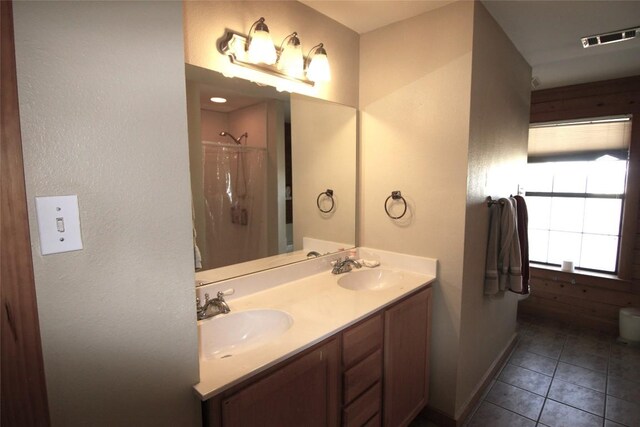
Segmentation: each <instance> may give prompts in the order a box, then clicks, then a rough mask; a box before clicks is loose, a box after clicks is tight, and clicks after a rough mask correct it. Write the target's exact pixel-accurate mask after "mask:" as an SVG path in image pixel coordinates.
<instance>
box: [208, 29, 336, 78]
mask: <svg viewBox="0 0 640 427" xmlns="http://www.w3.org/2000/svg"><path fill="white" fill-rule="evenodd" d="M267 37H268V42H267ZM218 50H219V51H220V53H222V54H224V55H227V56H228V57H229V60H230V61H231V63H233V64H235V65H240V66H242V67H245V68H249V69H252V70H256V71H261V72H263V73H267V74H271V75H273V76H276V77H280V78H284V79H287V80H292V81H294V82H298V83H304V84H306V85H309V86H314V85H315V83H317V82H326V81H329V80H330V79H331V71H330V69H329V61H328V60H327V51H326V50H325V49H324V44H322V43H320V44H318V45H316V46H314V47H313V48H311V50H310V51H309V55H307V58H306V59H305V57H304V55H303V51H302V44H301V43H300V38H299V37H298V33H297V32H294V33H291V34H289V35H288V36H287V37H285V38H284V40H283V41H282V43H281V45H280V47H279V48H277V47H276V46H274V45H273V43H272V42H271V37H270V35H269V29H268V28H267V25H266V24H265V23H264V18H260V19H258V20H257V21H256V22H254V23H253V25H252V26H251V29H250V30H249V36H244V35H242V34H238V33H236V32H233V31H230V30H227V33H226V34H225V36H224V37H223V38H222V39H221V41H220V43H219V44H218ZM267 51H268V53H265V52H267Z"/></svg>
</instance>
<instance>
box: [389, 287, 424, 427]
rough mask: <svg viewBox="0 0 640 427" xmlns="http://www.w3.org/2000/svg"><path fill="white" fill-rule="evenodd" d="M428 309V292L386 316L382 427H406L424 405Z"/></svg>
mask: <svg viewBox="0 0 640 427" xmlns="http://www.w3.org/2000/svg"><path fill="white" fill-rule="evenodd" d="M430 309H431V289H430V288H429V289H425V290H424V291H421V292H419V293H418V294H416V295H414V296H412V297H410V298H408V299H406V300H404V301H402V302H400V303H399V304H396V305H394V306H393V307H391V308H390V309H388V310H387V311H386V312H385V316H384V332H385V335H384V405H383V408H384V409H383V419H384V425H385V426H393V427H397V426H406V425H408V424H409V423H410V422H411V420H412V419H413V418H414V417H415V416H416V415H418V413H419V412H420V411H421V410H422V409H423V408H424V407H425V405H426V404H427V399H428V394H429V334H430V325H429V323H430V317H431V316H430Z"/></svg>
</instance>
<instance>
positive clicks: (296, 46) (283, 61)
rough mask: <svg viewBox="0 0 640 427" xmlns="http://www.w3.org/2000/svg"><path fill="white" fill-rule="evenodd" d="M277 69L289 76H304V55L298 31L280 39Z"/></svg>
mask: <svg viewBox="0 0 640 427" xmlns="http://www.w3.org/2000/svg"><path fill="white" fill-rule="evenodd" d="M278 69H279V70H280V71H282V72H284V73H285V74H287V75H289V76H291V77H295V78H301V77H303V76H304V56H303V54H302V46H301V45H300V39H299V38H298V33H296V32H293V33H291V34H289V35H288V36H287V37H285V38H284V40H282V44H281V45H280V57H279V58H278Z"/></svg>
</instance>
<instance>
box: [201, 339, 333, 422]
mask: <svg viewBox="0 0 640 427" xmlns="http://www.w3.org/2000/svg"><path fill="white" fill-rule="evenodd" d="M339 357H340V354H339V342H338V340H337V339H336V338H333V339H331V340H329V341H325V342H324V343H323V344H321V345H319V346H316V347H314V348H313V349H311V350H309V351H307V352H305V353H303V354H302V355H301V356H297V357H294V358H293V360H292V361H287V362H286V363H285V364H284V366H282V367H280V368H278V369H276V370H275V371H272V372H271V371H270V372H268V374H267V375H265V376H263V377H262V378H260V379H258V380H255V381H253V382H251V383H250V384H249V385H243V386H242V387H240V388H239V389H237V388H234V389H231V390H229V391H227V392H224V393H223V394H222V396H216V397H214V398H212V399H209V400H207V401H206V402H204V406H203V417H204V425H206V426H225V427H245V426H246V427H255V426H260V427H284V426H309V427H316V426H317V427H327V426H331V427H333V426H338V424H339V418H340V414H339V410H340V408H339V403H338V396H339V395H340V389H339V368H340V359H339Z"/></svg>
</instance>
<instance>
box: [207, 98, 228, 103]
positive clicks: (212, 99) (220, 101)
mask: <svg viewBox="0 0 640 427" xmlns="http://www.w3.org/2000/svg"><path fill="white" fill-rule="evenodd" d="M211 102H215V103H216V104H224V103H225V102H227V99H226V98H221V97H219V96H214V97H213V98H211Z"/></svg>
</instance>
